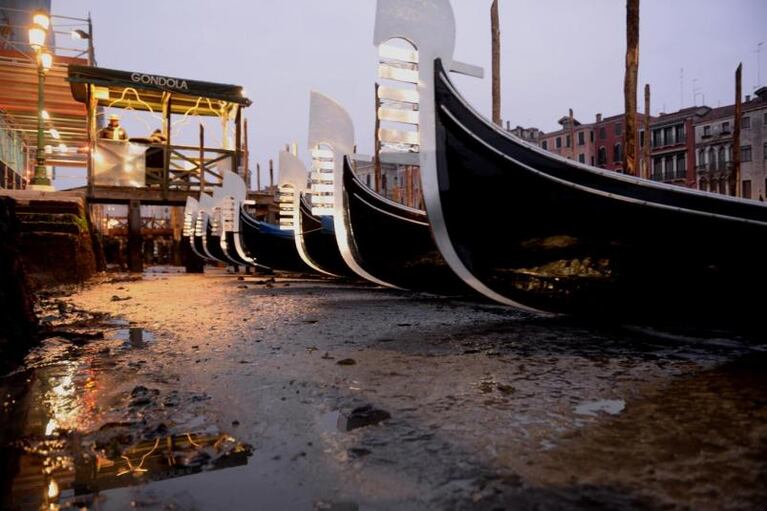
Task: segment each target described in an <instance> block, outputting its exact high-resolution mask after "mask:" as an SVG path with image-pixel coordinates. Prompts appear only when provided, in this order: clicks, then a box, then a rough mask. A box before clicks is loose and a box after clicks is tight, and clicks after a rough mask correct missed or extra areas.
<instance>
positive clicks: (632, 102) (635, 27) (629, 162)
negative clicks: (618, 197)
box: [623, 0, 639, 176]
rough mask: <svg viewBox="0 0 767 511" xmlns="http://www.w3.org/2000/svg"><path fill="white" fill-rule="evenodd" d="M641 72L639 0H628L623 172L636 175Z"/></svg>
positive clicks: (624, 82) (624, 83)
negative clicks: (638, 93)
mask: <svg viewBox="0 0 767 511" xmlns="http://www.w3.org/2000/svg"><path fill="white" fill-rule="evenodd" d="M638 73H639V0H626V75H625V78H624V81H623V96H624V102H625V107H626V108H625V118H626V127H625V129H624V130H623V134H624V135H623V136H624V138H623V172H625V173H626V174H628V175H630V176H634V175H636V148H637V116H636V112H637V75H638Z"/></svg>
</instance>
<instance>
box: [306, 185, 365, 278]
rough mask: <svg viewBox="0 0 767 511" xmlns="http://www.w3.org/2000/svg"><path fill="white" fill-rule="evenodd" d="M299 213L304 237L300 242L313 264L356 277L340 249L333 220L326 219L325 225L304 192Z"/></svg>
mask: <svg viewBox="0 0 767 511" xmlns="http://www.w3.org/2000/svg"><path fill="white" fill-rule="evenodd" d="M299 215H300V217H299V228H300V229H301V237H302V240H299V242H302V244H303V249H304V252H305V254H306V257H307V258H308V259H309V260H310V261H311V262H312V264H314V265H315V266H317V267H318V268H319V269H320V270H322V271H324V272H326V273H329V274H331V275H335V276H338V277H356V275H355V274H354V272H353V271H352V270H351V269H350V268H349V267H348V266H347V264H346V263H345V262H344V258H343V256H342V255H341V252H340V250H339V249H338V241H337V240H336V233H335V229H334V228H333V224H332V221H331V222H327V221H326V222H325V225H323V219H322V218H319V217H317V216H315V215H313V214H312V208H311V205H310V204H309V203H308V202H307V200H306V197H305V196H304V195H303V194H302V195H301V197H300V199H299Z"/></svg>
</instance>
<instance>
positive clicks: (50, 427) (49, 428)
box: [45, 419, 59, 436]
mask: <svg viewBox="0 0 767 511" xmlns="http://www.w3.org/2000/svg"><path fill="white" fill-rule="evenodd" d="M57 429H59V423H58V422H56V419H50V420H49V421H48V424H47V425H46V426H45V436H51V435H52V434H53V432H54V431H56V430H57Z"/></svg>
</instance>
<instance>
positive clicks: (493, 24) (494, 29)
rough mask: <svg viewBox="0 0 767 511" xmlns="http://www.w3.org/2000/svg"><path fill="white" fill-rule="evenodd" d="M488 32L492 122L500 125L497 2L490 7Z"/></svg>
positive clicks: (499, 46) (499, 37)
mask: <svg viewBox="0 0 767 511" xmlns="http://www.w3.org/2000/svg"><path fill="white" fill-rule="evenodd" d="M490 32H491V34H492V53H493V55H492V58H493V64H492V66H493V122H494V123H495V124H497V125H498V126H502V123H501V28H500V19H499V16H498V0H493V4H492V5H491V6H490Z"/></svg>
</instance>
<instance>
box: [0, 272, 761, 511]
mask: <svg viewBox="0 0 767 511" xmlns="http://www.w3.org/2000/svg"><path fill="white" fill-rule="evenodd" d="M114 297H117V298H118V299H117V300H115V299H114ZM39 316H40V317H41V319H42V321H43V323H44V325H45V326H46V328H48V331H49V332H51V335H50V336H49V337H48V338H46V339H45V340H44V341H43V342H41V343H40V345H39V346H38V347H36V348H35V349H33V350H32V351H30V352H29V353H28V354H27V356H26V358H25V360H24V361H23V364H22V365H21V366H20V367H17V368H15V369H12V370H8V371H6V373H5V376H3V377H2V379H0V391H2V410H0V419H1V420H2V428H1V430H0V440H2V443H1V444H0V453H1V456H0V458H1V460H2V465H1V466H0V471H1V472H0V484H1V485H2V486H1V487H0V490H1V493H2V497H0V499H1V500H0V503H1V504H2V508H3V509H41V508H43V509H125V508H129V507H133V508H140V509H227V510H229V509H259V508H260V509H329V510H356V509H488V510H490V509H593V508H595V507H597V508H605V509H763V508H764V507H765V506H767V397H765V396H767V374H766V373H765V369H764V368H765V367H766V365H765V363H767V340H765V339H759V338H753V337H751V338H741V337H737V336H732V335H727V334H723V333H721V332H699V331H698V332H695V333H694V334H693V333H691V332H692V330H691V329H690V330H688V331H686V332H668V331H659V330H652V329H648V328H641V327H632V326H614V325H613V326H609V327H607V326H603V325H596V324H593V323H583V322H578V321H574V320H571V319H567V318H544V317H537V316H531V315H528V314H522V313H518V312H514V311H511V310H508V309H505V308H503V307H496V306H493V305H488V304H476V303H467V302H461V301H456V300H450V299H439V298H434V297H429V296H424V295H416V294H409V293H402V292H396V291H391V290H383V289H377V288H370V287H365V286H358V285H348V284H343V283H335V282H332V281H326V280H307V279H294V278H286V277H284V276H282V277H280V276H277V278H275V279H263V278H262V277H244V278H243V277H239V278H238V277H237V276H234V275H227V274H225V273H222V272H208V274H206V275H184V274H176V273H162V272H158V271H156V272H150V273H147V274H146V275H145V276H144V278H143V279H141V280H131V281H127V282H126V281H120V280H114V281H105V282H101V283H98V284H96V285H93V286H91V287H88V288H86V289H82V290H79V291H77V292H75V293H73V294H69V295H65V294H60V295H56V296H51V297H48V299H46V300H43V301H42V304H41V310H40V311H39Z"/></svg>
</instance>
